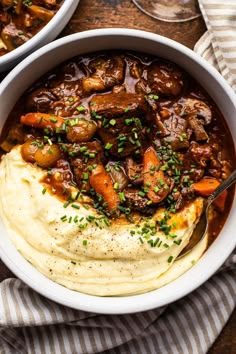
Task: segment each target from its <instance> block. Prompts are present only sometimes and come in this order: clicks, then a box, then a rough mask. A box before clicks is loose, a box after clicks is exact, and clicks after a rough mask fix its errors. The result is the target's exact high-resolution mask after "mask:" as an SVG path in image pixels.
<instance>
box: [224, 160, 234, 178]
mask: <svg viewBox="0 0 236 354" xmlns="http://www.w3.org/2000/svg"><path fill="white" fill-rule="evenodd" d="M231 172H232V166H231V164H230V163H229V162H228V161H226V160H223V161H222V163H221V178H222V179H226V178H228V177H229V175H230V174H231Z"/></svg>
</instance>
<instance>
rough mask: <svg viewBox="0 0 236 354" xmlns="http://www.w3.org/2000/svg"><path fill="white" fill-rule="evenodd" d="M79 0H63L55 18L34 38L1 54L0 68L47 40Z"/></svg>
mask: <svg viewBox="0 0 236 354" xmlns="http://www.w3.org/2000/svg"><path fill="white" fill-rule="evenodd" d="M79 2H80V0H63V3H62V5H61V7H60V8H59V10H58V11H57V12H56V14H55V15H54V16H53V18H52V19H51V20H50V21H49V22H48V23H47V24H46V26H44V27H43V28H42V29H41V30H40V31H39V32H38V33H36V34H35V35H34V36H33V37H32V38H30V39H29V40H28V41H27V42H25V43H24V44H22V45H21V46H19V47H17V48H16V49H14V50H12V51H11V52H8V53H6V54H4V55H2V56H0V68H1V66H5V65H7V64H9V65H10V63H11V62H13V61H15V60H17V59H18V58H21V57H22V56H24V55H27V53H28V52H30V51H31V50H33V49H34V48H35V47H37V45H39V44H40V42H41V41H44V40H46V39H47V36H48V33H51V31H52V30H53V29H54V28H56V26H57V24H58V23H59V22H60V20H61V19H62V18H63V17H64V16H65V14H66V13H67V11H69V9H70V7H71V6H73V5H74V6H75V3H76V6H77V5H78V4H79Z"/></svg>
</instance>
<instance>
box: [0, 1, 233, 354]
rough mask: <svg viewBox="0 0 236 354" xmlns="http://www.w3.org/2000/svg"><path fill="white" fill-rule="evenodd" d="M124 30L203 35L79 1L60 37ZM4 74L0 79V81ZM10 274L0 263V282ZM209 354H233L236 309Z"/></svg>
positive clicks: (201, 27) (128, 9)
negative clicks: (105, 30) (114, 28)
mask: <svg viewBox="0 0 236 354" xmlns="http://www.w3.org/2000/svg"><path fill="white" fill-rule="evenodd" d="M109 27H119V28H121V27H125V28H134V29H141V30H145V31H149V32H154V33H157V34H160V35H163V36H165V37H168V38H171V39H174V40H176V41H178V42H180V43H182V44H184V45H186V46H187V47H189V48H193V47H194V44H195V43H196V42H197V40H198V39H199V38H200V37H201V35H202V34H203V33H204V32H205V30H206V27H205V24H204V21H203V19H202V18H201V17H200V18H198V19H195V20H192V21H188V22H185V23H165V22H161V21H158V20H155V19H152V18H150V17H148V16H147V15H145V14H143V13H141V11H140V10H139V9H138V8H136V7H135V5H134V4H133V2H132V1H131V0H93V1H91V0H81V1H80V4H79V6H78V8H77V10H76V12H75V14H74V16H73V17H72V19H71V21H70V23H69V24H68V25H67V26H66V28H65V29H64V31H63V32H62V33H61V36H65V35H69V34H71V33H75V32H81V31H85V30H90V29H96V28H109ZM1 78H3V75H1V76H0V80H1ZM12 276H13V274H12V273H11V272H10V270H8V268H7V267H6V266H5V265H4V264H3V263H2V262H1V261H0V281H2V280H4V279H7V278H9V277H12ZM208 354H236V310H235V311H234V312H233V314H232V316H231V318H230V320H229V321H228V323H227V325H226V326H225V328H224V329H223V331H222V333H221V334H220V336H219V337H218V339H217V340H216V342H215V343H214V345H213V346H212V348H211V349H210V351H209V352H208Z"/></svg>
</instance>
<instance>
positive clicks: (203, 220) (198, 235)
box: [177, 170, 236, 259]
mask: <svg viewBox="0 0 236 354" xmlns="http://www.w3.org/2000/svg"><path fill="white" fill-rule="evenodd" d="M235 182H236V170H234V171H233V172H232V173H231V175H230V176H229V177H228V178H226V179H225V180H224V182H222V183H221V184H220V185H219V187H217V188H216V189H215V190H214V192H213V193H211V194H210V195H209V197H208V198H207V199H206V200H205V201H204V205H203V210H202V215H201V217H200V219H199V221H198V223H197V225H196V227H195V229H194V231H193V233H192V236H191V238H190V241H189V243H188V245H187V246H186V247H185V248H184V249H183V250H182V252H181V253H180V254H179V255H178V257H177V259H179V258H181V257H183V256H185V255H186V254H187V253H188V252H190V251H191V250H192V249H193V247H194V246H196V245H197V243H198V242H200V241H201V240H202V239H203V238H204V237H205V235H206V232H207V228H208V212H209V207H210V205H211V203H212V202H213V201H214V200H215V199H216V198H217V197H219V195H220V194H221V193H222V192H224V191H225V190H226V189H228V188H229V187H230V186H231V185H232V184H233V183H235Z"/></svg>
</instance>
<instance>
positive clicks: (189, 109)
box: [183, 98, 212, 125]
mask: <svg viewBox="0 0 236 354" xmlns="http://www.w3.org/2000/svg"><path fill="white" fill-rule="evenodd" d="M183 113H185V114H187V115H189V114H191V115H196V116H197V118H198V119H201V121H202V124H203V125H208V124H210V123H211V120H212V112H211V109H210V107H209V106H208V105H207V104H206V103H205V102H203V101H201V100H198V99H194V98H187V99H186V100H185V102H184V107H183Z"/></svg>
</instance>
